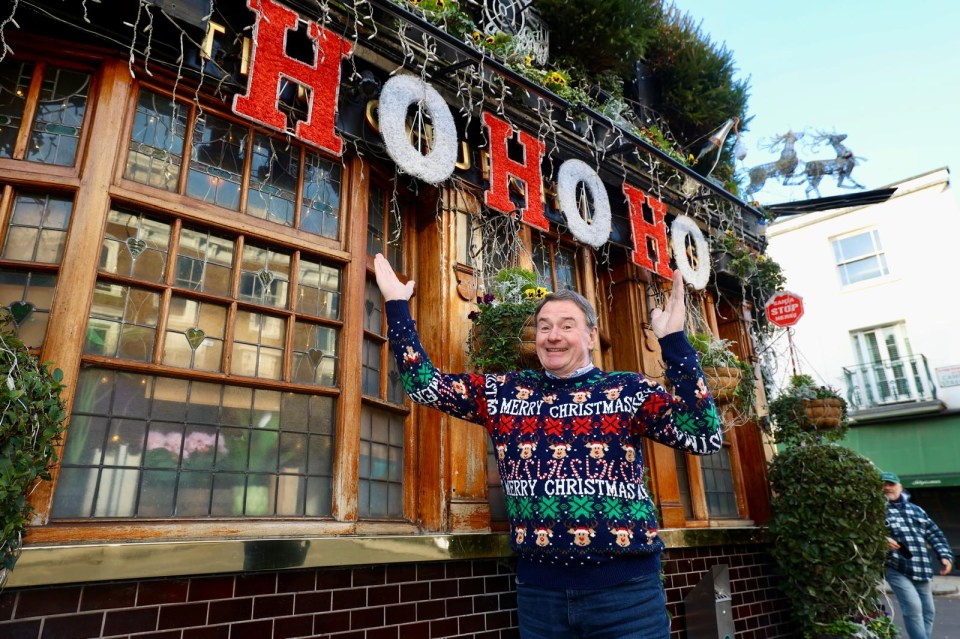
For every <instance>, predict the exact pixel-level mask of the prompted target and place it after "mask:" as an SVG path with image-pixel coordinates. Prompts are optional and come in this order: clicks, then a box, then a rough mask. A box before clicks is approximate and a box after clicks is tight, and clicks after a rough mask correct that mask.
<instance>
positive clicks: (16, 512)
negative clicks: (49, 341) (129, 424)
mask: <svg viewBox="0 0 960 639" xmlns="http://www.w3.org/2000/svg"><path fill="white" fill-rule="evenodd" d="M9 322H10V316H9V312H8V311H7V310H6V309H2V313H0V324H2V325H3V326H4V328H3V329H0V409H2V411H3V413H2V414H0V517H2V523H3V531H2V534H0V587H2V585H3V582H4V581H5V580H6V575H7V574H8V573H9V571H10V570H13V567H14V564H15V563H16V561H17V558H18V557H19V556H20V547H21V543H22V541H23V535H24V529H25V525H26V523H27V521H28V520H29V517H30V514H31V513H32V512H33V508H32V507H31V506H30V504H29V503H28V501H27V498H28V496H29V494H30V491H31V489H32V488H33V486H34V484H35V483H36V482H37V480H38V479H41V480H44V479H50V472H49V468H50V465H51V464H52V463H54V462H55V461H56V459H57V456H56V446H57V444H59V442H60V440H61V436H62V434H63V428H64V420H65V419H66V410H65V409H64V407H63V403H62V402H61V401H60V391H61V390H62V388H63V385H62V384H61V381H62V379H63V373H62V371H60V369H55V370H53V371H52V372H51V371H50V370H49V367H50V364H39V363H38V362H37V360H36V358H35V357H33V356H32V355H30V353H29V351H27V349H26V347H25V346H24V345H23V342H21V341H20V340H19V339H18V338H17V337H16V336H15V335H14V334H13V333H12V332H11V331H10V330H9V329H8V328H6V326H8V325H9Z"/></svg>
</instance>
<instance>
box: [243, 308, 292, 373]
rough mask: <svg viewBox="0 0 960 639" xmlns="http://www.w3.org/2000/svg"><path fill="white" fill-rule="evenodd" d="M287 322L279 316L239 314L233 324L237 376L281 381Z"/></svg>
mask: <svg viewBox="0 0 960 639" xmlns="http://www.w3.org/2000/svg"><path fill="white" fill-rule="evenodd" d="M284 328H285V322H284V320H282V319H281V318H279V317H273V316H270V315H264V314H262V313H252V312H250V311H237V319H236V322H235V324H234V342H233V358H232V370H231V372H232V373H233V374H234V375H244V376H247V377H261V378H264V379H280V378H281V376H282V374H283V345H284V337H285V333H284Z"/></svg>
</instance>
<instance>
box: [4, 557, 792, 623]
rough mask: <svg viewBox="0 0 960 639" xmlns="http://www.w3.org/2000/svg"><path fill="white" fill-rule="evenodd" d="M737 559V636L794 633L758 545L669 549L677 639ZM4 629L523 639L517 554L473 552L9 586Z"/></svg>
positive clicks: (734, 586)
mask: <svg viewBox="0 0 960 639" xmlns="http://www.w3.org/2000/svg"><path fill="white" fill-rule="evenodd" d="M715 563H727V564H728V565H729V566H730V580H731V588H732V590H733V604H734V615H735V618H736V625H737V637H738V638H740V637H744V638H747V639H760V638H761V637H762V638H764V639H767V638H769V639H774V638H777V637H788V636H789V635H788V634H787V630H786V629H787V623H786V613H785V612H784V611H785V606H786V600H785V599H784V598H783V596H782V595H781V594H780V593H779V591H777V590H776V589H775V588H774V578H773V577H772V575H771V568H770V566H769V559H768V557H767V555H766V554H764V552H763V548H762V547H761V546H757V547H749V546H745V547H730V548H724V549H719V548H717V549H676V550H671V551H669V553H668V554H667V555H665V557H664V569H665V572H666V575H667V583H666V586H667V597H668V601H669V602H670V603H669V607H670V611H671V613H672V614H673V615H674V622H673V628H674V632H673V635H672V639H685V635H686V633H685V632H683V631H682V630H681V629H682V627H683V618H682V616H681V615H682V606H683V604H682V600H683V596H684V595H685V594H686V593H687V592H689V590H690V588H692V587H693V585H694V584H696V583H697V581H698V580H699V578H700V574H702V573H703V572H704V571H706V570H708V569H709V568H710V566H712V565H713V564H715ZM0 637H3V638H4V639H82V638H88V637H89V638H97V637H124V638H130V639H133V638H136V639H271V638H274V639H286V638H294V637H323V638H324V639H326V638H330V639H421V638H423V639H433V638H440V637H459V638H462V639H516V638H517V631H516V596H515V593H514V586H513V571H512V564H511V562H508V561H496V560H477V561H451V562H444V563H422V564H398V565H388V566H383V565H380V566H371V567H367V568H353V569H346V568H344V569H317V570H302V571H283V572H265V573H247V574H241V575H225V576H213V577H192V578H183V579H158V580H147V581H139V582H137V581H128V582H113V583H94V584H86V585H77V586H57V587H49V588H24V589H18V590H12V589H7V590H6V591H4V592H3V593H2V594H0Z"/></svg>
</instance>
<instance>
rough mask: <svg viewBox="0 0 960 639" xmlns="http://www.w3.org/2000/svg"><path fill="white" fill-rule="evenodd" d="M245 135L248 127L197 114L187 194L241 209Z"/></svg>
mask: <svg viewBox="0 0 960 639" xmlns="http://www.w3.org/2000/svg"><path fill="white" fill-rule="evenodd" d="M246 136H247V129H246V127H241V126H239V125H236V124H232V123H231V122H228V121H227V120H224V119H223V118H218V117H217V116H215V115H210V114H208V113H201V114H199V115H197V120H196V122H195V123H194V125H193V147H192V153H191V158H190V173H189V176H188V177H187V195H189V196H191V197H195V198H198V199H201V200H203V201H204V202H210V203H212V204H216V205H217V206H222V207H224V208H228V209H232V210H234V211H236V210H238V209H239V208H240V183H241V181H242V178H243V155H244V147H245V145H246V139H247V137H246Z"/></svg>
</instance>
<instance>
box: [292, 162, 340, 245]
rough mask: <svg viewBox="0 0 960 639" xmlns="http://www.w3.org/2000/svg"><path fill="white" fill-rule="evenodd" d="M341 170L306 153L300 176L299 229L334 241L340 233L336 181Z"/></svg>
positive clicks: (337, 182) (338, 179) (338, 198)
mask: <svg viewBox="0 0 960 639" xmlns="http://www.w3.org/2000/svg"><path fill="white" fill-rule="evenodd" d="M341 173H342V169H341V167H340V165H339V164H335V163H333V162H331V161H330V160H327V159H325V158H323V157H321V156H319V155H317V154H316V153H307V159H306V165H305V167H304V173H303V202H302V206H301V208H300V228H301V229H303V230H304V231H308V232H310V233H316V234H317V235H323V236H324V237H329V238H332V239H337V237H338V236H339V234H340V182H341Z"/></svg>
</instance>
